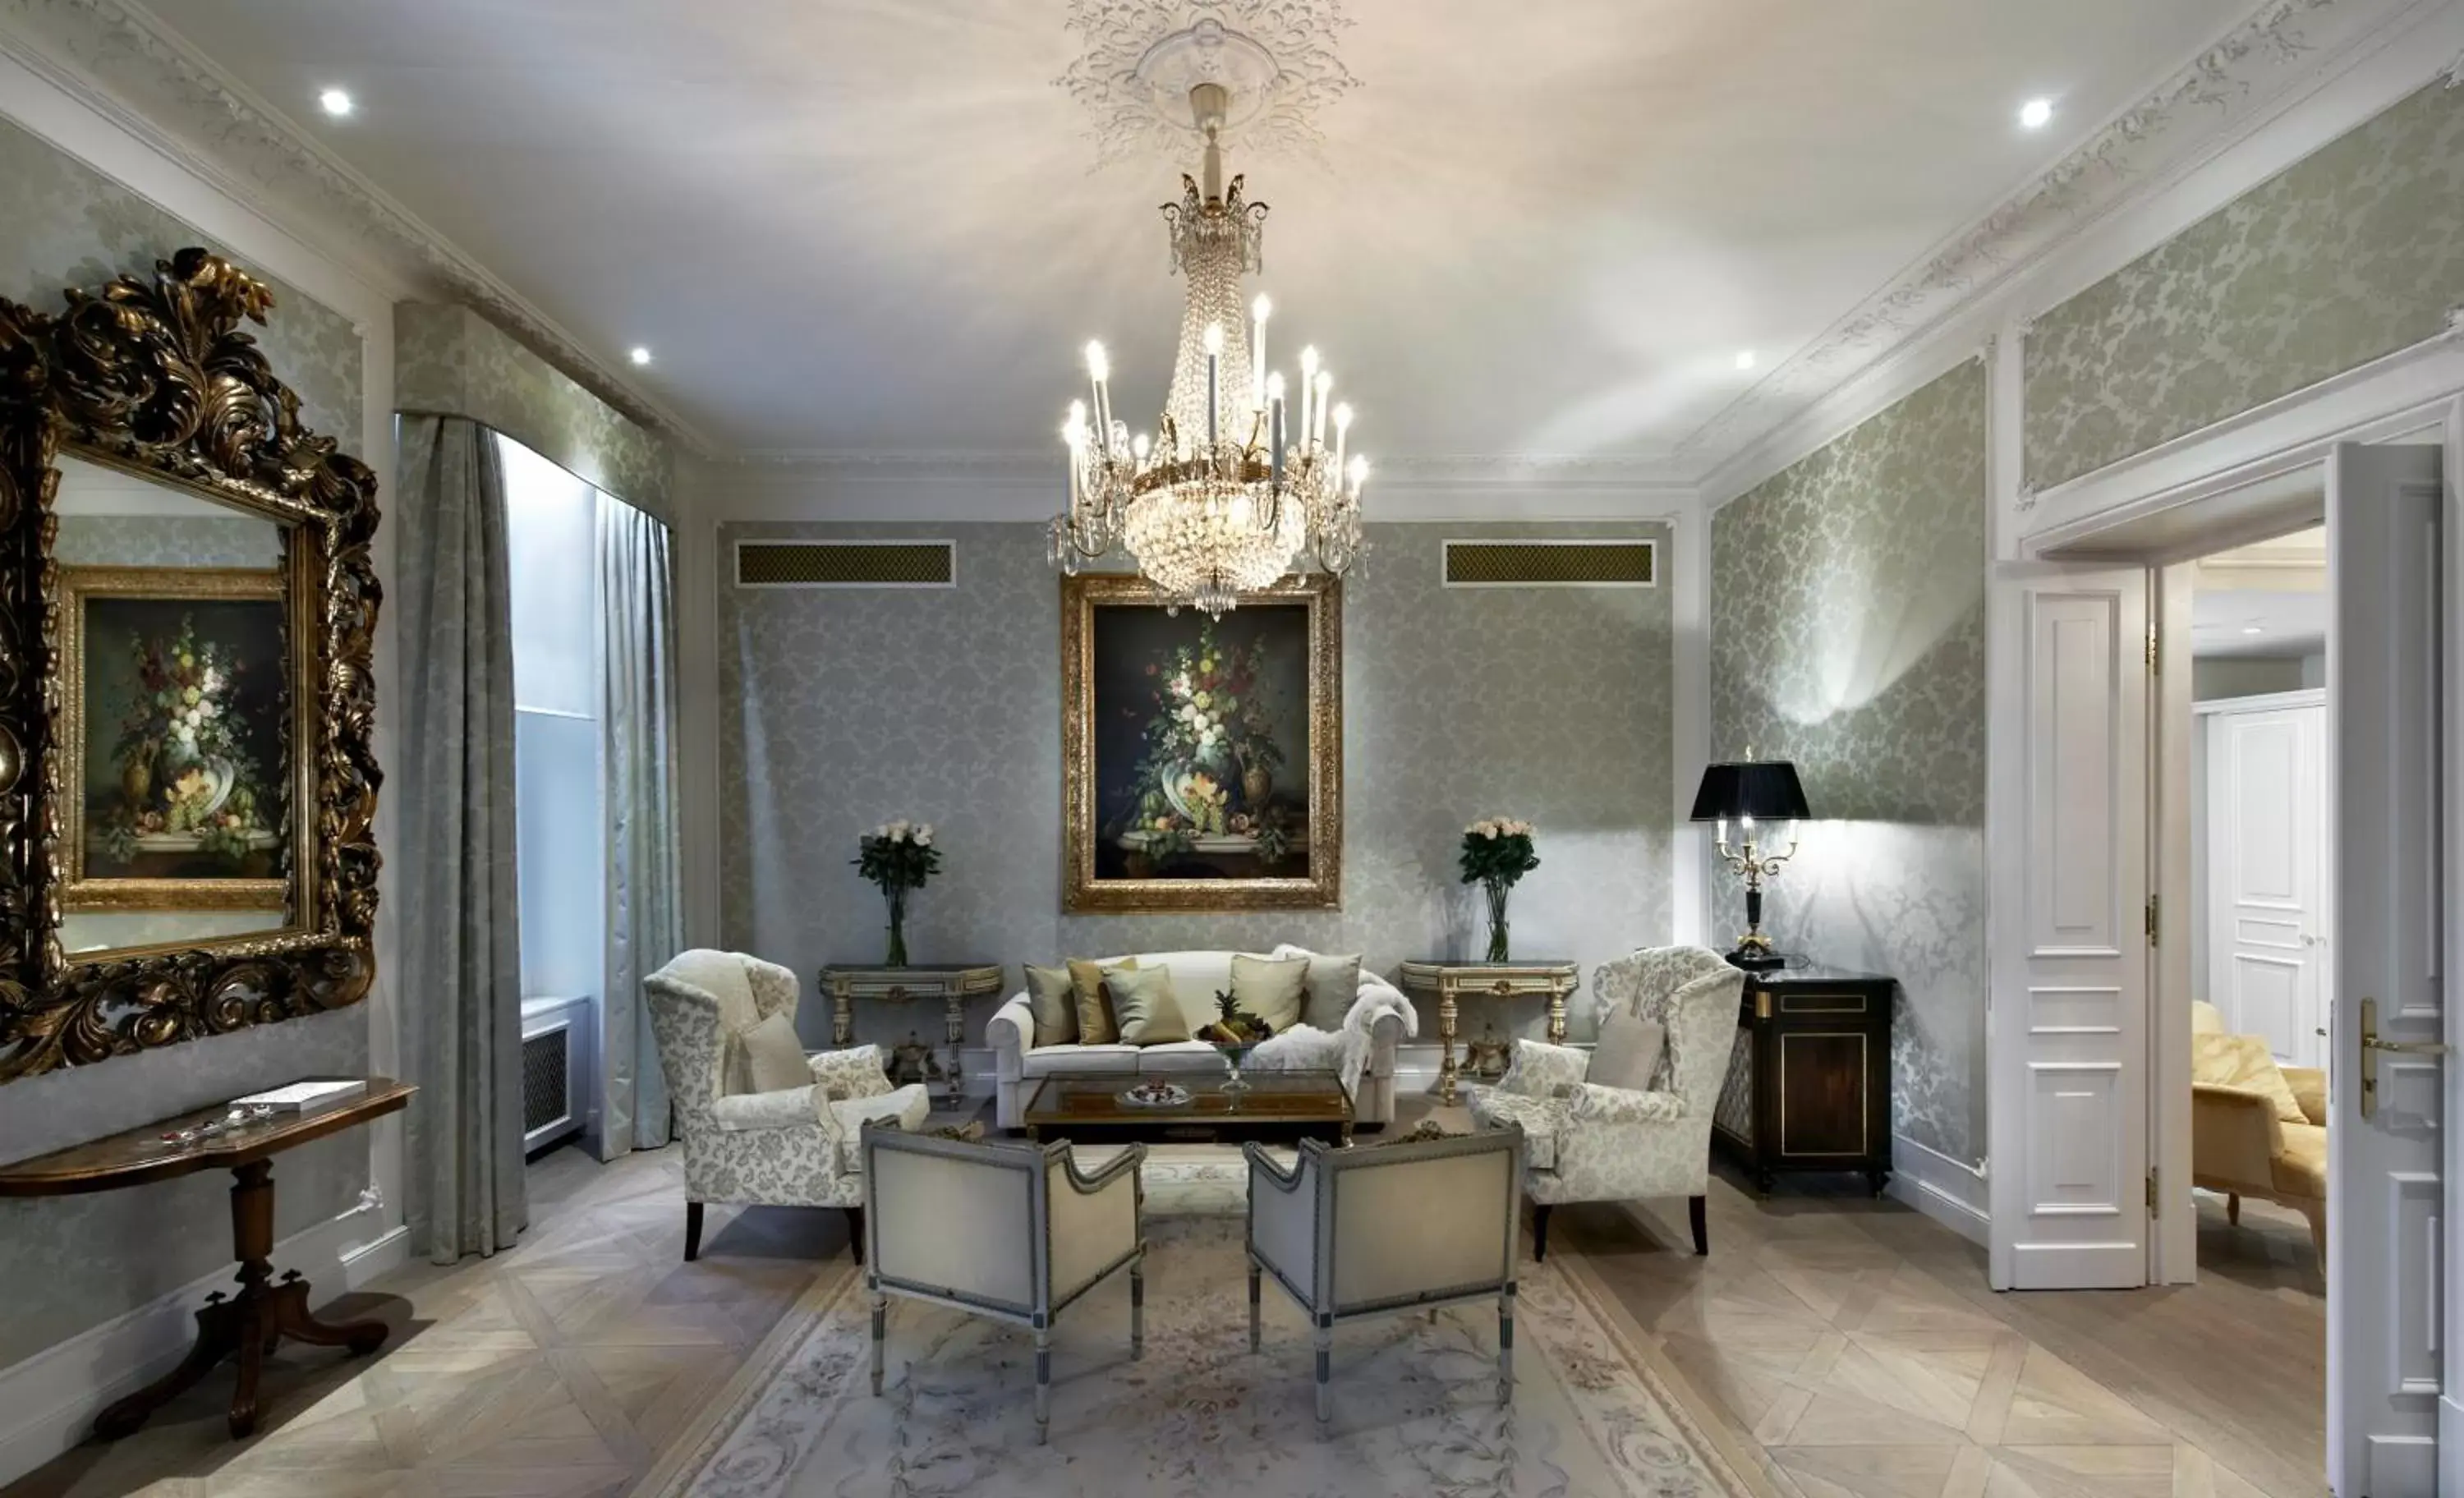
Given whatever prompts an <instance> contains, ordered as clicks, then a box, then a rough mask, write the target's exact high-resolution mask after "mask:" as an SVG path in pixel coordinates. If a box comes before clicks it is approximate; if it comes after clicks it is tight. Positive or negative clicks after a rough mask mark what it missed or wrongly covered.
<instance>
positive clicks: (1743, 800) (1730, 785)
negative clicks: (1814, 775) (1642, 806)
mask: <svg viewBox="0 0 2464 1498" xmlns="http://www.w3.org/2000/svg"><path fill="white" fill-rule="evenodd" d="M1813 816H1814V813H1813V812H1812V811H1810V810H1808V809H1807V807H1806V804H1805V787H1804V786H1803V785H1800V784H1798V783H1797V780H1796V766H1795V765H1793V764H1792V763H1790V762H1789V761H1788V760H1737V761H1732V762H1730V763H1727V764H1713V765H1705V767H1704V770H1703V785H1702V788H1701V789H1700V790H1697V791H1696V792H1695V793H1694V814H1693V820H1694V821H1696V822H1714V821H1717V820H1719V819H1720V818H1722V817H1738V818H1742V817H1752V818H1754V819H1755V820H1756V821H1759V822H1806V821H1810V820H1812V819H1813Z"/></svg>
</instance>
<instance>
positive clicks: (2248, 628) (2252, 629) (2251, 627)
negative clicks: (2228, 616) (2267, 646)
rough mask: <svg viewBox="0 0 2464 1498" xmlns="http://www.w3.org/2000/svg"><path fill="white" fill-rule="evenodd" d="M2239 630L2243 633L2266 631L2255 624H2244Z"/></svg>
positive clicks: (2262, 632) (2263, 632)
mask: <svg viewBox="0 0 2464 1498" xmlns="http://www.w3.org/2000/svg"><path fill="white" fill-rule="evenodd" d="M2241 632H2242V633H2244V634H2265V633H2266V632H2267V631H2266V630H2264V629H2262V628H2259V627H2258V626H2256V625H2244V626H2242V627H2241Z"/></svg>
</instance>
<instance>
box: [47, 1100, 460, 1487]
mask: <svg viewBox="0 0 2464 1498" xmlns="http://www.w3.org/2000/svg"><path fill="white" fill-rule="evenodd" d="M367 1084H368V1090H366V1091H365V1092H363V1093H361V1094H360V1095H359V1096H357V1097H355V1098H352V1099H351V1100H350V1101H348V1102H345V1103H338V1104H336V1105H334V1106H333V1107H331V1108H327V1109H324V1110H322V1111H320V1112H313V1113H308V1114H306V1115H304V1116H303V1115H300V1114H296V1113H285V1114H278V1115H276V1116H275V1117H273V1118H269V1119H267V1120H265V1121H264V1122H262V1123H253V1124H245V1125H242V1126H240V1127H238V1128H235V1129H232V1130H231V1131H230V1132H229V1133H226V1134H218V1135H211V1136H209V1137H207V1138H203V1139H199V1140H196V1141H195V1142H193V1143H188V1144H181V1143H176V1142H174V1141H171V1140H168V1139H165V1137H164V1135H166V1134H172V1133H175V1132H177V1131H180V1130H184V1129H193V1128H196V1127H198V1126H199V1125H202V1124H205V1123H208V1122H210V1121H212V1120H214V1119H217V1118H221V1117H223V1116H225V1115H226V1114H228V1113H229V1112H231V1105H229V1104H228V1103H220V1104H216V1105H215V1106H213V1107H211V1108H202V1109H199V1110H197V1111H196V1112H190V1113H183V1114H181V1115H180V1116H179V1117H177V1118H165V1119H164V1120H163V1121H162V1122H160V1123H151V1124H147V1125H145V1126H143V1128H138V1129H130V1130H127V1131H126V1132H124V1133H121V1134H115V1135H109V1136H107V1137H105V1138H100V1139H96V1140H94V1141H92V1142H91V1143H87V1144H78V1145H72V1146H71V1147H69V1148H68V1149H65V1150H55V1151H54V1152H53V1153H51V1154H49V1155H39V1156H36V1157H34V1158H33V1159H28V1160H19V1161H17V1162H16V1163H15V1164H13V1165H0V1197H67V1196H79V1195H83V1194H84V1193H86V1192H90V1191H118V1190H120V1189H121V1188H122V1187H124V1186H143V1185H146V1184H148V1183H150V1182H153V1181H157V1180H169V1179H173V1178H174V1177H178V1176H187V1175H192V1174H194V1173H196V1172H198V1171H201V1170H229V1171H230V1172H231V1177H232V1180H231V1247H232V1250H233V1252H234V1253H235V1254H236V1255H237V1257H238V1259H239V1293H238V1294H236V1295H233V1296H232V1297H231V1298H230V1299H228V1300H226V1299H224V1298H223V1292H222V1291H220V1290H217V1291H215V1292H214V1293H213V1294H211V1295H209V1296H207V1297H206V1303H205V1304H204V1305H203V1306H200V1307H199V1308H197V1341H196V1345H195V1346H194V1347H191V1348H189V1349H188V1355H187V1359H186V1360H184V1361H183V1362H182V1363H181V1364H180V1366H179V1367H177V1368H175V1369H173V1370H172V1371H171V1372H170V1373H168V1374H166V1375H165V1376H164V1377H161V1378H158V1379H156V1380H155V1381H154V1382H152V1383H150V1384H147V1385H146V1386H145V1387H144V1388H143V1389H140V1390H138V1391H137V1392H136V1393H135V1394H132V1395H130V1396H128V1397H127V1398H126V1399H121V1400H120V1401H118V1402H117V1403H114V1404H112V1405H111V1406H110V1407H109V1408H107V1409H105V1410H104V1411H103V1412H102V1413H101V1414H100V1415H99V1416H97V1417H95V1421H94V1433H95V1434H96V1435H98V1436H100V1437H102V1438H103V1439H104V1440H106V1441H110V1440H116V1439H118V1438H119V1437H121V1436H124V1435H127V1434H128V1433H129V1432H131V1431H133V1430H135V1429H136V1428H137V1427H138V1426H140V1425H143V1424H144V1423H145V1421H146V1419H147V1417H149V1416H151V1415H152V1414H153V1413H154V1412H155V1411H156V1410H158V1409H160V1408H162V1407H163V1405H165V1404H166V1403H168V1402H169V1401H170V1400H171V1399H173V1398H174V1397H176V1396H177V1395H178V1394H179V1393H180V1392H181V1391H182V1390H184V1389H186V1388H187V1387H188V1386H189V1385H190V1384H192V1383H195V1382H196V1381H197V1380H198V1379H200V1378H202V1377H205V1376H206V1375H207V1374H208V1373H209V1372H211V1371H212V1370H213V1368H214V1367H215V1366H216V1365H217V1364H219V1363H221V1362H222V1360H223V1359H224V1358H226V1357H229V1356H231V1355H234V1354H236V1355H237V1356H238V1360H239V1382H238V1386H237V1387H236V1388H235V1389H234V1390H233V1391H232V1392H231V1437H232V1439H233V1440H237V1439H239V1438H241V1437H244V1436H247V1435H249V1434H250V1433H252V1432H253V1431H254V1430H255V1429H256V1414H257V1410H256V1380H257V1372H258V1369H259V1367H260V1366H261V1365H262V1363H263V1362H264V1358H265V1355H266V1354H267V1353H270V1352H272V1351H273V1350H274V1348H275V1344H276V1343H278V1342H280V1341H281V1340H282V1339H283V1338H284V1337H289V1338H291V1339H292V1340H294V1341H297V1342H306V1343H308V1344H309V1345H311V1346H314V1347H346V1348H349V1349H350V1350H351V1351H352V1352H353V1353H355V1354H356V1353H373V1352H375V1351H376V1350H377V1348H378V1347H379V1346H381V1345H382V1344H383V1343H384V1341H385V1333H386V1332H387V1330H388V1329H387V1328H386V1326H385V1323H384V1322H382V1321H341V1322H333V1321H319V1320H318V1319H317V1318H316V1317H314V1316H312V1315H310V1314H309V1313H308V1282H307V1281H306V1280H303V1279H301V1278H300V1277H299V1271H297V1269H294V1270H291V1271H289V1272H288V1273H286V1274H284V1275H283V1276H282V1280H281V1282H280V1283H279V1284H269V1283H267V1282H268V1281H269V1280H271V1279H272V1278H273V1275H274V1266H273V1264H272V1263H271V1262H270V1261H271V1260H272V1258H273V1255H274V1157H275V1156H276V1155H279V1154H281V1153H282V1152H283V1151H285V1150H288V1149H291V1148H293V1147H295V1146H297V1145H301V1144H305V1143H307V1142H308V1141H309V1140H311V1139H321V1138H323V1137H325V1136H326V1135H330V1134H338V1133H340V1132H341V1131H342V1130H344V1129H349V1128H353V1127H356V1126H357V1125H360V1124H363V1123H366V1122H367V1121H368V1120H370V1119H372V1118H378V1117H382V1116H383V1115H385V1114H386V1113H391V1112H400V1111H401V1110H402V1109H403V1107H404V1106H405V1105H407V1103H409V1101H410V1094H411V1093H412V1092H414V1091H417V1090H418V1089H416V1088H413V1087H411V1086H409V1085H408V1084H407V1083H402V1082H396V1081H394V1080H393V1079H392V1078H390V1077H369V1078H368V1079H367Z"/></svg>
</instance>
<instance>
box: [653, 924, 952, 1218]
mask: <svg viewBox="0 0 2464 1498" xmlns="http://www.w3.org/2000/svg"><path fill="white" fill-rule="evenodd" d="M995 981H996V983H998V981H999V970H998V969H996V970H995ZM642 991H643V996H644V998H645V1000H646V1001H647V1002H648V1003H649V1009H650V1029H651V1032H652V1033H653V1034H654V1035H655V1036H656V1037H657V1038H658V1043H659V1063H660V1066H661V1067H662V1068H664V1069H665V1070H666V1072H667V1076H668V1094H669V1096H670V1098H671V1100H672V1101H673V1103H674V1106H675V1118H676V1122H675V1133H676V1137H677V1138H679V1139H681V1140H682V1141H683V1143H684V1167H685V1257H686V1258H687V1259H694V1258H698V1257H699V1256H700V1254H701V1222H702V1208H703V1206H704V1205H706V1204H707V1203H709V1202H713V1201H722V1202H731V1203H741V1204H746V1205H759V1206H829V1207H838V1208H840V1209H841V1210H843V1211H845V1212H846V1213H847V1218H848V1222H847V1231H848V1240H849V1242H851V1243H854V1244H856V1245H859V1246H858V1248H857V1253H858V1255H859V1256H861V1254H862V1252H863V1249H862V1247H861V1246H860V1245H861V1244H862V1242H863V1236H864V1223H863V1221H862V1214H863V1211H864V1180H863V1178H862V1175H861V1166H862V1163H863V1161H862V1159H861V1157H860V1155H859V1152H858V1148H857V1142H858V1132H859V1131H860V1130H861V1129H862V1128H863V1127H864V1125H865V1124H866V1123H868V1122H871V1121H874V1120H895V1121H896V1122H897V1123H898V1125H899V1126H900V1127H901V1128H906V1129H918V1128H921V1127H923V1124H924V1120H925V1118H926V1116H927V1115H928V1114H930V1113H931V1112H932V1111H933V1104H932V1100H931V1099H930V1098H928V1097H927V1096H926V1095H925V1092H924V1089H922V1088H921V1087H913V1086H910V1087H899V1088H893V1087H891V1083H890V1074H889V1071H888V1069H887V1068H884V1067H883V1065H882V1056H881V1051H880V1048H879V1047H878V1046H857V1047H855V1048H854V1049H852V1050H828V1051H824V1052H822V1053H821V1054H820V1055H818V1056H813V1057H811V1058H809V1059H808V1060H807V1061H806V1064H805V1065H806V1070H807V1075H806V1077H805V1079H804V1082H803V1085H802V1086H800V1087H792V1088H783V1089H780V1090H775V1091H762V1092H748V1091H742V1090H737V1089H735V1088H733V1087H731V1086H730V1085H729V1079H728V1076H727V1067H726V1064H725V1059H724V1058H725V1057H726V1055H727V1050H728V1041H729V1039H730V1038H731V1037H732V1036H735V1035H737V1034H740V1033H742V1032H743V1031H745V1030H748V1029H750V1028H752V1027H753V1026H754V1025H756V1024H760V1023H761V1022H763V1021H765V1020H769V1019H771V1018H772V1017H774V1016H779V1015H784V1016H786V1017H788V1021H789V1023H790V1024H793V1023H794V1016H795V1013H796V1008H797V1005H798V1004H799V1003H800V1002H802V1000H803V984H802V983H801V982H799V981H798V980H797V978H796V975H795V974H794V973H792V972H790V971H788V970H787V969H786V968H783V967H781V966H779V965H778V964H777V963H775V962H764V961H762V960H761V959H760V958H754V957H747V956H745V955H744V954H742V953H740V952H714V951H710V950H708V949H706V948H698V947H697V948H695V949H693V951H690V952H680V953H678V954H676V956H675V957H674V958H672V959H671V960H670V961H669V963H668V965H667V966H665V967H663V968H660V969H659V970H658V971H657V972H655V973H652V974H650V975H649V977H647V978H645V979H643V980H642Z"/></svg>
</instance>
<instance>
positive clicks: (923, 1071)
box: [890, 1030, 941, 1086]
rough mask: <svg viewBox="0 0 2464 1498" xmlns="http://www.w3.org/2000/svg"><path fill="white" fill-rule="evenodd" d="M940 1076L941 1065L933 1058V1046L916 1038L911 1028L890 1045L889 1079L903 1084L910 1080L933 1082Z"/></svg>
mask: <svg viewBox="0 0 2464 1498" xmlns="http://www.w3.org/2000/svg"><path fill="white" fill-rule="evenodd" d="M940 1076H941V1067H940V1064H939V1063H937V1062H935V1060H934V1059H933V1047H932V1046H927V1045H925V1044H924V1043H923V1042H922V1041H920V1040H918V1039H916V1038H915V1032H914V1031H913V1030H909V1031H908V1032H907V1038H906V1039H905V1040H903V1041H900V1042H899V1043H898V1044H897V1045H895V1046H891V1047H890V1080H891V1081H892V1082H894V1083H897V1084H899V1085H900V1086H904V1085H906V1084H907V1083H910V1082H935V1081H938V1080H939V1079H940Z"/></svg>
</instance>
